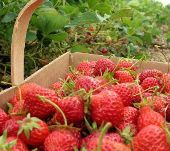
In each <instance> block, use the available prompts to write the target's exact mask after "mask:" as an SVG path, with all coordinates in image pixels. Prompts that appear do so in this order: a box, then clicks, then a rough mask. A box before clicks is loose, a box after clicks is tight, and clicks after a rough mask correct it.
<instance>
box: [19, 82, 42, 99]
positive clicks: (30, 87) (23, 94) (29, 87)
mask: <svg viewBox="0 0 170 151" xmlns="http://www.w3.org/2000/svg"><path fill="white" fill-rule="evenodd" d="M39 87H40V86H39V85H37V84H36V83H25V84H23V85H21V86H20V88H19V89H17V91H16V98H17V100H20V99H23V100H25V97H26V96H27V93H28V91H30V90H31V91H34V89H36V88H39Z"/></svg>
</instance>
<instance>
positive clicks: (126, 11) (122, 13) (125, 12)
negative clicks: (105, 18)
mask: <svg viewBox="0 0 170 151" xmlns="http://www.w3.org/2000/svg"><path fill="white" fill-rule="evenodd" d="M132 15H133V11H132V9H131V8H122V9H120V10H119V11H117V12H115V13H114V14H113V15H112V18H113V19H119V18H123V17H132Z"/></svg>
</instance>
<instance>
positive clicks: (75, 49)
mask: <svg viewBox="0 0 170 151" xmlns="http://www.w3.org/2000/svg"><path fill="white" fill-rule="evenodd" d="M71 52H89V49H88V48H86V46H84V45H77V46H74V47H72V48H71Z"/></svg>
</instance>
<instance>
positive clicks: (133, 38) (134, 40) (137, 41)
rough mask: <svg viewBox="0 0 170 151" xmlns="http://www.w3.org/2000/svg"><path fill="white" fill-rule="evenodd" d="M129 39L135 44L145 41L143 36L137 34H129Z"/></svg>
mask: <svg viewBox="0 0 170 151" xmlns="http://www.w3.org/2000/svg"><path fill="white" fill-rule="evenodd" d="M128 39H129V40H130V41H131V42H133V43H134V44H140V45H143V41H142V39H141V38H139V37H137V36H129V37H128Z"/></svg>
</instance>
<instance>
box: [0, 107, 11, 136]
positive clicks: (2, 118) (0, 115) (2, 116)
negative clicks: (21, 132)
mask: <svg viewBox="0 0 170 151" xmlns="http://www.w3.org/2000/svg"><path fill="white" fill-rule="evenodd" d="M7 120H9V116H8V115H7V114H6V113H5V111H4V110H3V109H1V108H0V135H1V134H2V133H3V127H4V124H5V122H6V121H7Z"/></svg>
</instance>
